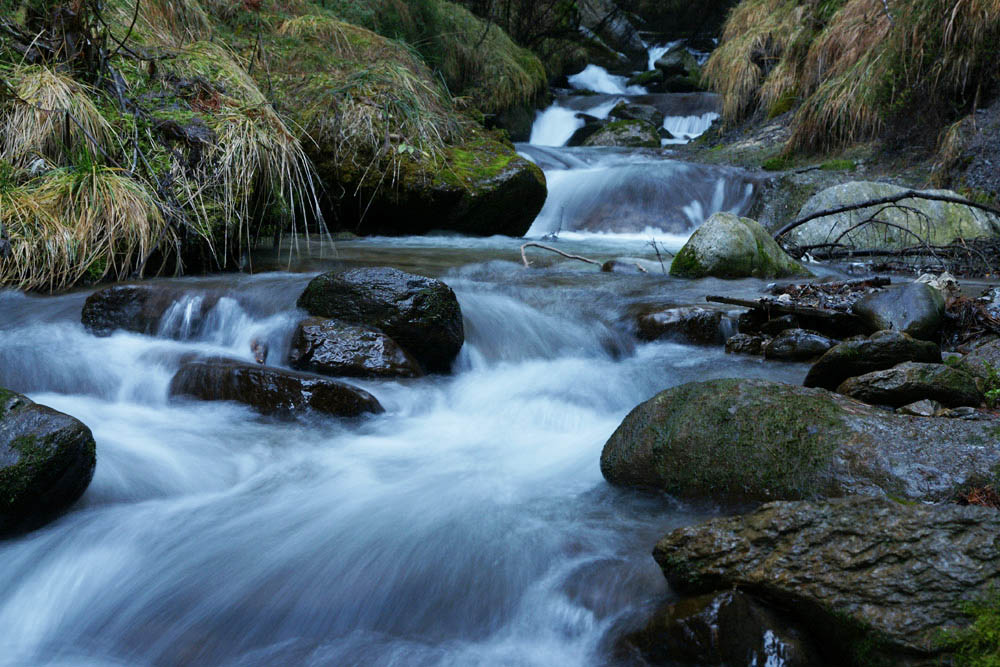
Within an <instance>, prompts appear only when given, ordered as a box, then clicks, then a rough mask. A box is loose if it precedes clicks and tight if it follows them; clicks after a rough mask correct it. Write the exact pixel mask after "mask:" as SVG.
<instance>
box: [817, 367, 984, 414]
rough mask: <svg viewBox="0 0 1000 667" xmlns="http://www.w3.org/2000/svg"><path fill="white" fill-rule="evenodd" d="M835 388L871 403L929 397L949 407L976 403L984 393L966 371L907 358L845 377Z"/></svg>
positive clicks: (898, 403)
mask: <svg viewBox="0 0 1000 667" xmlns="http://www.w3.org/2000/svg"><path fill="white" fill-rule="evenodd" d="M837 391H838V392H839V393H841V394H844V395H845V396H850V397H851V398H856V399H858V400H859V401H864V402H865V403H871V404H873V405H891V406H892V407H894V408H897V407H900V406H903V405H906V404H907V403H913V402H914V401H920V400H923V399H930V400H933V401H938V402H939V403H942V404H944V405H946V406H948V407H950V408H957V407H959V406H962V405H979V404H980V403H982V401H983V394H982V392H980V391H979V388H978V387H977V386H976V380H975V378H973V377H972V376H971V375H969V374H968V373H966V372H965V371H963V370H961V369H958V368H952V367H950V366H946V365H944V364H921V363H914V362H912V361H907V362H905V363H902V364H899V365H897V366H894V367H892V368H889V369H887V370H884V371H874V372H872V373H866V374H864V375H860V376H858V377H853V378H848V379H847V380H844V381H843V382H842V383H841V384H840V386H839V387H837Z"/></svg>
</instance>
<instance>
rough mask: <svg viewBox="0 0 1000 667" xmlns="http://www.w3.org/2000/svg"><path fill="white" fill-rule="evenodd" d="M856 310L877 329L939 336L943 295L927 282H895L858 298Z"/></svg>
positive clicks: (933, 336)
mask: <svg viewBox="0 0 1000 667" xmlns="http://www.w3.org/2000/svg"><path fill="white" fill-rule="evenodd" d="M852 310H853V312H854V313H855V314H856V315H858V316H859V317H860V318H861V319H862V320H864V321H865V322H866V323H867V324H868V325H869V326H870V327H871V328H872V329H874V330H875V331H882V330H887V329H894V330H896V331H902V332H903V333H907V334H909V335H911V336H913V337H914V338H919V339H921V340H937V338H938V334H939V332H940V330H941V323H942V320H943V319H944V297H942V296H941V292H939V291H938V290H936V289H934V288H933V287H931V286H930V285H927V284H925V283H906V284H903V285H893V286H892V287H889V288H888V289H886V290H885V291H884V292H873V293H872V294H869V295H868V296H866V297H864V298H862V299H860V300H858V301H856V302H855V303H854V306H853V308H852Z"/></svg>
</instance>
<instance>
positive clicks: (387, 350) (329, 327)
mask: <svg viewBox="0 0 1000 667" xmlns="http://www.w3.org/2000/svg"><path fill="white" fill-rule="evenodd" d="M288 364H289V365H290V366H291V367H292V368H297V369H299V370H304V371H313V372H314V373H322V374H323V375H343V376H349V377H417V376H419V375H423V373H422V372H421V370H420V364H418V363H417V362H416V360H415V359H413V357H411V356H410V355H408V354H407V353H406V352H405V351H404V350H403V348H401V347H399V345H397V344H396V342H395V341H394V340H392V339H391V338H389V337H388V336H386V335H385V334H384V333H382V332H381V331H379V330H378V329H374V328H372V327H366V326H360V325H352V324H344V323H343V322H338V321H337V320H325V319H323V318H322V317H312V318H309V319H307V320H303V321H301V322H299V325H298V327H296V329H295V335H294V336H293V337H292V344H291V350H290V351H289V353H288Z"/></svg>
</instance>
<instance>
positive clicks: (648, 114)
mask: <svg viewBox="0 0 1000 667" xmlns="http://www.w3.org/2000/svg"><path fill="white" fill-rule="evenodd" d="M646 74H653V72H646ZM661 78H662V76H661ZM611 116H612V117H614V118H620V119H622V120H644V121H646V122H647V123H649V124H650V125H652V126H653V127H656V128H658V127H660V126H661V125H663V112H662V111H660V110H659V109H657V108H656V107H655V106H653V105H652V104H629V103H628V102H626V101H625V100H622V101H621V102H619V103H618V104H616V105H615V108H614V109H612V110H611Z"/></svg>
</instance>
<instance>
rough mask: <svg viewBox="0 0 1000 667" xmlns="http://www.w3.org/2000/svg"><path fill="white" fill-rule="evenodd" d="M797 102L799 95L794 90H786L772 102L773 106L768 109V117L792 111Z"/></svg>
mask: <svg viewBox="0 0 1000 667" xmlns="http://www.w3.org/2000/svg"><path fill="white" fill-rule="evenodd" d="M796 102H798V95H796V94H795V92H794V91H791V90H789V91H786V92H784V93H782V94H781V96H780V97H779V98H778V99H776V100H775V101H774V103H773V104H771V107H770V108H769V109H768V110H767V117H768V119H771V118H775V117H777V116H780V115H781V114H783V113H786V112H788V111H791V110H792V109H793V108H794V107H795V104H796Z"/></svg>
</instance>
